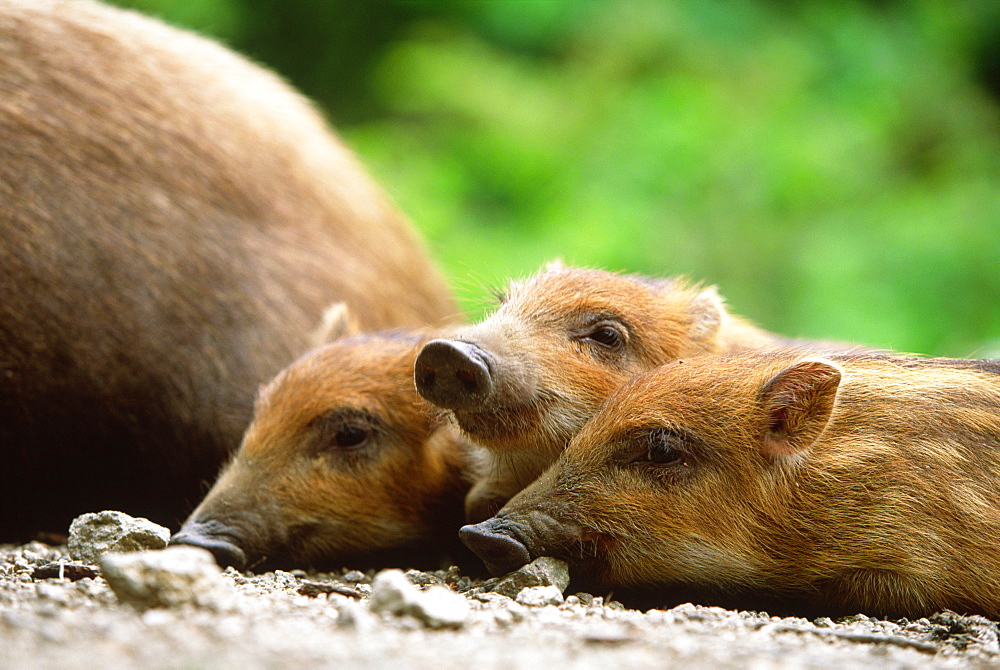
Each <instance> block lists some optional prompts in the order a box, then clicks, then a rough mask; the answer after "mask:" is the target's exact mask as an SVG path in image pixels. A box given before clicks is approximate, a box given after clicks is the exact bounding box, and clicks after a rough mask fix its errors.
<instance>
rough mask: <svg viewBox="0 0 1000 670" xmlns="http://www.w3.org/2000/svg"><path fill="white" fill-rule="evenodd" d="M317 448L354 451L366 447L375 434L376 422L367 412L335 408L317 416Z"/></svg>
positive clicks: (314, 423) (376, 429)
mask: <svg viewBox="0 0 1000 670" xmlns="http://www.w3.org/2000/svg"><path fill="white" fill-rule="evenodd" d="M313 425H315V426H316V427H317V430H318V437H317V448H318V449H319V450H320V451H328V452H339V451H344V452H347V451H354V450H358V449H363V448H364V447H367V446H368V445H369V444H370V443H371V442H372V441H373V440H374V438H375V437H376V436H377V433H378V422H377V421H376V420H375V419H374V418H373V417H371V416H370V415H369V414H368V413H367V412H364V411H360V410H356V409H353V408H342V407H340V408H336V409H333V410H330V411H329V412H327V413H326V414H324V415H322V416H320V417H317V418H316V419H315V420H314V422H313Z"/></svg>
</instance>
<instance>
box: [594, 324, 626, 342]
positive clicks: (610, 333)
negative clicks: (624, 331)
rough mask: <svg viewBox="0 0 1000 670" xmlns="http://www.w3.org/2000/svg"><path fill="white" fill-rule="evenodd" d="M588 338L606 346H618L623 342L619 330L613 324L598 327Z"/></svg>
mask: <svg viewBox="0 0 1000 670" xmlns="http://www.w3.org/2000/svg"><path fill="white" fill-rule="evenodd" d="M588 339H590V340H593V341H594V342H597V343H598V344H603V345H604V346H606V347H617V346H618V345H620V344H621V343H622V337H621V335H619V334H618V331H617V330H616V329H615V328H612V327H611V326H604V327H603V328H598V329H597V330H595V331H594V332H592V333H591V334H590V336H589V338H588Z"/></svg>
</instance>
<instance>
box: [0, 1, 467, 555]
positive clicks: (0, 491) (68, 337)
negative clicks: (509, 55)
mask: <svg viewBox="0 0 1000 670" xmlns="http://www.w3.org/2000/svg"><path fill="white" fill-rule="evenodd" d="M0 138H2V141H0V231H2V234H0V268H3V271H2V273H0V349H2V355H0V449H2V453H3V467H2V468H0V509H3V510H5V512H6V513H5V514H4V518H3V520H2V521H0V539H4V538H12V537H17V536H21V535H23V534H26V533H27V532H30V531H34V530H41V529H47V530H55V531H64V530H65V528H66V527H67V525H68V522H69V521H70V519H71V518H72V517H73V516H74V515H75V514H77V513H80V512H86V511H91V510H94V509H101V508H105V507H111V508H114V509H124V510H126V511H129V512H131V513H134V514H140V515H144V516H150V517H152V518H154V519H156V520H158V521H160V522H163V523H172V522H174V521H175V520H177V519H179V518H180V517H181V515H182V514H183V512H184V511H185V510H186V509H189V505H190V504H192V503H193V502H194V501H195V499H196V496H197V495H198V492H199V489H198V487H199V482H200V481H202V480H206V479H209V478H211V477H212V476H213V475H214V473H215V471H216V469H217V467H218V465H219V464H220V463H221V462H222V461H223V460H224V458H225V457H226V455H227V454H228V453H229V452H230V451H231V450H232V449H233V448H234V447H235V446H236V445H237V444H238V442H239V436H240V435H241V433H242V431H243V429H244V428H245V426H246V424H247V421H248V420H249V418H250V416H251V406H252V399H253V393H254V389H255V388H256V386H257V385H258V384H259V383H261V382H263V381H264V380H266V379H268V378H270V377H271V376H273V375H274V374H275V373H276V372H277V371H278V370H280V369H281V367H282V366H283V365H285V364H286V363H287V362H288V361H290V360H292V358H294V356H295V355H297V354H298V353H300V352H302V351H304V350H305V349H306V348H307V346H308V345H309V344H310V333H311V331H312V330H313V329H315V328H316V327H317V326H318V325H319V323H320V316H321V313H322V311H323V308H325V307H326V306H327V305H328V304H330V303H331V302H333V301H334V300H341V301H344V302H346V303H347V304H348V305H349V306H350V307H351V308H353V311H354V312H355V313H356V314H357V315H358V318H359V321H360V323H361V325H362V326H363V327H365V328H368V329H380V328H390V327H397V326H417V325H421V324H426V323H438V322H442V321H444V320H447V319H449V318H450V317H452V316H453V315H454V314H455V307H454V304H453V302H452V300H451V297H450V295H449V292H448V290H447V288H446V287H445V285H444V284H443V282H442V281H441V279H440V277H439V275H438V273H437V272H436V271H435V269H434V268H433V266H432V265H431V263H430V262H429V261H428V259H427V257H426V255H425V253H424V250H423V248H422V246H421V244H420V242H419V240H417V239H416V237H415V235H414V233H413V231H412V230H411V228H410V227H409V225H408V224H407V222H406V221H405V220H404V219H402V218H401V217H400V216H399V215H398V214H397V213H396V212H395V211H394V209H393V208H392V207H391V206H390V205H389V203H387V202H386V199H385V198H384V197H383V196H382V194H381V193H380V192H379V191H378V189H377V188H376V187H375V186H374V185H373V184H372V183H371V181H370V180H369V179H368V177H366V176H365V175H364V173H363V171H362V170H361V169H360V167H359V166H358V164H357V163H356V161H355V159H354V158H353V157H352V155H351V154H350V152H349V151H348V150H346V149H345V148H344V146H343V145H342V144H341V143H340V141H339V140H338V139H337V138H335V137H333V136H332V135H331V134H330V132H329V131H328V130H327V129H326V127H325V126H324V124H323V122H322V120H321V118H320V116H319V115H318V114H317V113H316V112H315V111H314V110H313V109H312V107H311V106H310V105H309V104H308V103H307V102H306V101H305V100H304V99H302V98H301V97H300V96H299V95H297V94H296V93H294V92H293V91H291V90H290V89H289V87H288V86H286V85H285V84H284V83H283V82H281V81H280V80H279V79H278V78H277V77H275V76H273V75H272V74H270V73H268V72H266V71H264V70H262V69H261V68H259V67H257V66H254V65H252V64H250V63H249V62H247V61H246V60H244V59H243V58H241V57H239V56H237V55H235V54H233V53H231V52H229V51H227V50H226V49H224V48H222V47H220V46H219V45H217V44H214V43H212V42H209V41H207V40H204V39H202V38H199V37H196V36H194V35H191V34H189V33H185V32H181V31H178V30H175V29H172V28H169V27H167V26H164V25H162V24H160V23H158V22H156V21H153V20H151V19H147V18H144V17H141V16H139V15H138V14H134V13H131V12H126V11H122V10H117V9H113V8H110V7H106V6H104V5H100V4H97V3H94V2H89V1H87V0H78V1H75V2H55V1H52V0H6V1H5V2H3V3H0Z"/></svg>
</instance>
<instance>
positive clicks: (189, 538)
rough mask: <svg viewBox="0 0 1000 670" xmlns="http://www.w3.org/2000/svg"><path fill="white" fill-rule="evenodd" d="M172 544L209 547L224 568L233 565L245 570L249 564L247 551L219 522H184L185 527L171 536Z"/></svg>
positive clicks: (217, 561) (216, 560)
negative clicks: (236, 542)
mask: <svg viewBox="0 0 1000 670" xmlns="http://www.w3.org/2000/svg"><path fill="white" fill-rule="evenodd" d="M170 544H171V546H173V545H177V544H186V545H189V546H192V547H201V548H202V549H207V550H208V551H210V552H212V555H213V556H215V562H216V563H218V564H219V567H222V568H227V567H229V566H233V567H234V568H236V569H237V570H243V569H244V568H245V567H246V565H247V556H246V552H244V551H243V549H241V548H240V547H239V546H237V545H236V544H235V543H234V542H233V540H232V539H231V534H230V533H228V532H227V530H226V529H225V527H223V526H221V525H220V524H218V523H214V522H209V523H206V524H190V523H188V524H184V527H183V528H181V529H180V530H179V531H178V532H177V533H175V534H174V536H173V537H171V538H170Z"/></svg>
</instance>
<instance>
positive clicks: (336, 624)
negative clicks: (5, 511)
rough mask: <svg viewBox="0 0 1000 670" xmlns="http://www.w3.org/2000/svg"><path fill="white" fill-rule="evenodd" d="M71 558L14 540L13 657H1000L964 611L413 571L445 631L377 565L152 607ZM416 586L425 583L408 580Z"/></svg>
mask: <svg viewBox="0 0 1000 670" xmlns="http://www.w3.org/2000/svg"><path fill="white" fill-rule="evenodd" d="M58 561H63V562H65V561H69V556H68V555H67V553H66V549H65V547H51V546H48V545H44V544H40V543H37V542H36V543H31V544H28V545H24V546H20V547H13V546H10V545H0V666H3V667H10V668H96V667H100V668H127V667H142V668H239V669H240V670H246V669H247V668H285V667H321V666H325V667H338V668H376V667H377V668H468V667H476V668H484V669H485V668H546V667H551V668H555V667H559V668H563V667H570V668H595V669H601V670H605V669H606V668H609V667H629V668H642V667H658V668H662V667H668V666H671V665H676V666H677V667H694V668H701V667H704V668H713V669H715V670H721V669H724V668H824V669H826V668H871V667H876V666H877V667H879V668H880V669H887V668H931V667H933V668H952V667H954V668H968V667H973V668H976V667H996V666H998V665H1000V645H998V627H997V624H996V623H995V622H992V621H989V620H987V619H984V618H982V617H975V616H973V617H963V616H958V615H956V614H953V613H948V612H945V613H940V614H937V615H935V616H933V617H931V618H929V619H920V620H917V621H913V622H910V621H906V620H900V621H884V620H877V619H871V618H868V617H865V616H854V617H848V618H845V619H840V620H837V621H831V620H829V619H817V620H814V621H808V620H805V619H798V618H777V617H769V616H768V615H766V614H763V613H755V612H735V611H729V610H724V609H720V608H711V607H701V606H697V605H691V604H685V605H680V606H677V607H674V608H672V609H667V610H657V609H653V610H649V611H646V612H641V611H637V610H630V609H626V608H625V607H623V606H622V605H620V604H619V603H615V602H608V603H606V602H603V600H602V599H601V598H593V597H592V596H590V595H588V594H580V595H579V596H576V595H570V596H568V597H567V598H566V599H565V601H564V602H562V603H561V604H558V605H555V604H547V605H531V604H521V603H519V602H516V601H515V600H514V599H512V598H509V597H506V596H503V595H500V594H497V593H490V592H486V593H483V592H479V593H477V591H481V590H482V587H483V582H481V581H476V580H471V579H469V578H468V577H464V576H462V575H461V574H460V573H459V572H458V571H457V569H452V570H449V571H439V572H430V573H426V572H425V573H420V572H410V573H408V574H407V577H408V578H409V581H410V582H416V583H419V584H420V587H418V588H419V589H421V590H420V591H419V592H417V589H416V588H414V593H415V594H416V595H415V596H414V597H416V598H418V599H420V598H425V597H427V596H428V593H429V591H428V589H437V590H438V595H442V594H441V593H440V590H442V589H444V588H447V589H449V590H450V591H452V592H459V591H462V592H465V594H464V595H462V596H454V597H452V596H453V593H452V594H444V595H446V596H447V597H446V598H444V600H443V601H442V603H443V606H445V607H452V608H453V611H452V612H451V613H450V614H448V615H447V616H454V617H457V618H456V619H454V621H452V623H447V624H444V625H443V626H442V627H438V628H435V627H431V624H429V623H428V622H429V621H430V619H427V618H426V617H424V616H423V615H421V614H419V613H417V614H413V613H409V614H394V613H393V612H392V611H391V609H390V610H385V609H383V610H382V611H380V612H375V611H373V609H372V599H371V598H370V595H371V593H372V590H373V586H372V582H373V579H374V578H375V575H374V573H372V572H369V573H361V572H358V571H350V572H346V571H345V572H341V573H306V572H302V571H293V572H281V571H277V572H268V573H264V574H260V575H257V574H240V573H238V572H235V571H233V570H231V569H230V570H229V571H227V572H225V573H222V576H221V579H222V580H224V581H226V582H227V584H226V585H225V590H226V592H227V593H229V594H230V597H228V599H222V600H220V601H219V602H217V603H214V604H213V603H209V604H208V605H205V604H204V603H202V604H201V605H197V606H196V605H190V604H185V605H179V606H173V607H167V608H163V607H153V608H149V609H145V610H142V609H141V608H138V607H136V606H133V605H130V604H126V603H123V602H121V601H120V600H119V599H118V597H117V596H116V595H115V593H114V592H113V591H112V590H111V589H110V588H109V586H108V583H107V582H106V581H105V580H104V578H103V577H101V576H99V575H97V576H94V577H87V576H82V575H81V574H78V573H77V572H74V571H73V570H72V569H70V568H64V569H63V573H64V576H63V577H62V578H59V576H58V569H57V568H56V569H52V568H50V569H48V572H46V571H45V570H44V569H39V568H40V566H44V565H46V564H50V563H52V562H58ZM47 574H51V575H53V576H52V577H48V576H46V575H47ZM90 574H94V573H93V572H91V573H90ZM67 575H68V576H67ZM396 576H397V577H399V578H400V579H401V576H400V575H396ZM69 577H73V578H75V581H74V579H70V578H69ZM216 577H217V578H218V576H217V575H216ZM389 581H391V580H387V579H383V580H382V582H383V583H388V582H389ZM403 586H405V587H407V588H409V584H406V583H405V581H404V583H403ZM375 588H376V590H379V589H381V588H382V586H381V585H379V586H376V587H375ZM543 589H544V587H536V588H535V589H534V591H533V592H530V593H522V594H521V595H519V596H517V597H518V598H520V599H521V600H522V601H524V602H529V601H530V600H531V599H532V598H536V599H539V598H540V599H542V600H544V599H546V598H549V599H552V598H555V600H562V597H561V596H560V595H559V594H558V589H556V590H555V591H556V593H555V594H554V595H553V593H552V589H551V588H549V589H548V590H547V591H545V590H543ZM411 595H413V594H411ZM382 600H383V601H384V600H385V598H384V597H383V598H382ZM379 607H382V608H384V607H386V606H385V605H377V606H376V608H379ZM389 607H390V608H391V606H389ZM433 625H441V624H440V622H439V623H436V624H433Z"/></svg>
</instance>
